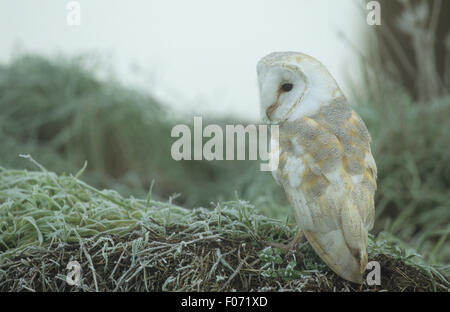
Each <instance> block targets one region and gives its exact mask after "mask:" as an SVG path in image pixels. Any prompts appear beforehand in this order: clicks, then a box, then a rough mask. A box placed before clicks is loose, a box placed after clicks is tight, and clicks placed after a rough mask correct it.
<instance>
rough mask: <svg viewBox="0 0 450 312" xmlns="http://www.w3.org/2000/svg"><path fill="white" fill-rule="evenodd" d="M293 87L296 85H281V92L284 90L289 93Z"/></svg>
mask: <svg viewBox="0 0 450 312" xmlns="http://www.w3.org/2000/svg"><path fill="white" fill-rule="evenodd" d="M293 87H294V85H293V84H292V83H283V84H282V85H281V90H283V91H284V92H289V91H291V90H292V88H293Z"/></svg>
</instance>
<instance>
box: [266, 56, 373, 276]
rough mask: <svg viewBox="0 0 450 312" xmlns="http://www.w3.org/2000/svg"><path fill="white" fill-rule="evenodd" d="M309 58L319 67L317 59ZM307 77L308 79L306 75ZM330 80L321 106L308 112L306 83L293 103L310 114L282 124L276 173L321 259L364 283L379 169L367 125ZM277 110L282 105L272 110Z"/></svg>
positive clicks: (276, 104)
mask: <svg viewBox="0 0 450 312" xmlns="http://www.w3.org/2000/svg"><path fill="white" fill-rule="evenodd" d="M280 58H281V59H282V60H283V62H294V63H295V62H298V58H295V59H293V58H292V57H291V58H289V57H288V58H286V57H280V56H279V58H278V61H280ZM309 58H310V57H309ZM272 59H275V60H276V59H277V58H276V57H272ZM311 59H312V58H311ZM263 60H264V59H263ZM307 60H308V61H310V62H311V63H313V65H314V66H321V64H320V63H318V62H317V61H315V60H314V59H312V60H313V61H311V60H310V59H307ZM266 62H267V61H266ZM314 62H317V63H318V64H319V65H317V64H316V63H314ZM304 67H306V68H307V66H304ZM310 67H312V65H310ZM299 68H302V67H301V66H299ZM321 68H322V67H321ZM302 69H303V68H302ZM323 69H324V67H323V68H322V70H323ZM314 70H316V68H314ZM325 72H326V69H325ZM326 73H327V72H326ZM302 74H303V75H305V76H306V77H307V78H309V76H308V73H307V72H302ZM320 75H324V72H321V73H319V74H318V76H320ZM328 75H329V74H328ZM319 78H320V77H319ZM326 78H327V79H329V78H328V77H326ZM315 79H316V80H317V81H319V82H320V80H319V79H318V78H317V77H316V78H315ZM311 80H314V79H311ZM330 81H331V80H328V81H327V84H326V85H325V87H324V86H323V85H320V84H319V86H320V87H321V88H323V89H324V90H325V92H329V93H330V95H329V97H328V98H323V99H318V101H319V103H318V104H317V109H310V111H306V109H304V108H302V107H301V105H302V103H308V104H304V105H311V107H313V105H316V104H315V103H314V102H313V100H314V99H313V97H312V96H310V98H308V97H307V96H308V92H311V93H312V91H309V90H308V88H309V86H308V85H307V84H306V87H305V88H304V91H303V93H302V99H300V100H299V101H297V102H295V104H294V106H292V107H294V108H295V105H298V107H299V108H298V109H304V110H305V113H301V114H298V116H292V115H291V116H288V118H285V119H284V120H281V122H280V123H279V125H280V131H279V133H280V137H279V148H280V157H279V166H278V169H277V171H276V172H274V176H275V178H276V180H277V181H278V183H279V184H281V185H282V186H283V188H284V190H285V192H286V195H287V197H288V199H289V201H290V203H291V206H292V208H293V212H294V215H295V218H296V221H297V224H298V225H299V227H300V229H301V230H302V231H303V233H304V234H305V236H306V238H307V239H308V241H309V242H310V244H311V245H312V247H313V248H314V250H315V251H316V252H317V254H318V255H319V256H320V257H321V258H322V259H323V260H324V261H325V262H326V263H327V264H328V265H329V267H330V268H331V269H333V271H335V272H336V273H337V274H338V275H340V276H342V277H343V278H345V279H347V280H350V281H353V282H357V283H361V282H362V273H363V272H364V270H365V269H366V265H367V261H368V257H367V233H368V231H369V230H371V229H372V227H373V223H374V193H375V190H376V187H377V186H376V174H377V169H376V165H375V161H374V159H373V157H372V154H371V150H370V135H369V132H368V130H367V128H366V126H365V125H364V122H363V121H362V120H361V118H360V117H359V116H358V114H357V113H356V112H354V111H353V110H352V108H351V107H350V106H349V104H348V103H347V100H346V99H345V97H344V96H343V94H342V92H341V91H340V89H339V88H338V87H337V85H333V83H332V82H330ZM333 81H334V80H333ZM330 84H331V87H329V85H330ZM316 89H318V87H317V88H316ZM302 101H303V102H302ZM311 103H312V104H311ZM319 104H320V105H319ZM278 105H279V103H277V102H276V103H275V104H272V107H274V106H275V107H277V106H278ZM290 111H294V110H293V108H290Z"/></svg>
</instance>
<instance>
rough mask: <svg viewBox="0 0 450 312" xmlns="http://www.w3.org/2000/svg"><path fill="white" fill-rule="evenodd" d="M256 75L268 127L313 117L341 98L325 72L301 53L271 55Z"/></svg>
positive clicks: (311, 59)
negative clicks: (331, 100)
mask: <svg viewBox="0 0 450 312" xmlns="http://www.w3.org/2000/svg"><path fill="white" fill-rule="evenodd" d="M257 71H258V81H259V91H260V102H261V103H260V105H261V119H262V121H263V122H265V123H269V124H280V123H283V122H284V121H286V120H288V119H295V118H299V117H302V116H305V115H309V114H314V113H315V112H317V111H318V110H319V109H320V106H321V105H324V104H326V103H327V102H328V101H329V100H330V99H332V98H333V97H335V96H341V95H342V94H341V92H340V89H339V87H338V86H337V84H336V82H335V80H334V79H333V77H331V75H330V74H329V73H328V71H327V70H326V68H325V67H324V66H323V65H322V64H321V63H320V62H319V61H317V60H315V59H314V58H312V57H310V56H308V55H305V54H302V53H296V52H275V53H271V54H269V55H268V56H266V57H264V58H262V59H261V60H260V61H259V62H258V66H257Z"/></svg>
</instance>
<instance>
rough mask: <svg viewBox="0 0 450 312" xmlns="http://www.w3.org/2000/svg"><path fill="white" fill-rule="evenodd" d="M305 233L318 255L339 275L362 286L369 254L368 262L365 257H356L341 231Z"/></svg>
mask: <svg viewBox="0 0 450 312" xmlns="http://www.w3.org/2000/svg"><path fill="white" fill-rule="evenodd" d="M303 232H304V233H305V236H306V238H307V239H308V241H309V243H310V244H311V246H312V247H313V249H314V250H315V251H316V253H317V254H318V255H319V256H320V258H321V259H322V260H323V261H325V263H326V264H327V265H328V266H329V267H330V268H331V269H332V270H333V271H334V272H335V273H336V274H337V275H339V276H340V277H342V278H344V279H346V280H348V281H351V282H354V283H358V284H362V282H363V275H362V273H363V272H364V270H365V267H366V264H367V253H366V258H365V259H366V260H364V259H363V257H361V258H360V259H358V258H359V257H358V258H357V257H355V255H354V254H353V253H352V252H351V250H350V248H349V247H348V246H347V244H346V242H345V239H344V235H343V233H342V231H341V230H335V231H331V232H328V233H318V232H312V231H306V230H304V231H303ZM363 262H365V263H363ZM363 265H364V269H363Z"/></svg>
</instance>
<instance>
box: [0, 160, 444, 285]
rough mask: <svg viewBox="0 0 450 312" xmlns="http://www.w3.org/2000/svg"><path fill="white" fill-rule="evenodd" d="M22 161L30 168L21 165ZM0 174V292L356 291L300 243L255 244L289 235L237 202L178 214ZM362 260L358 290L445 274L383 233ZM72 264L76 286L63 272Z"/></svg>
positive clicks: (176, 209) (58, 181)
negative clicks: (286, 250) (368, 277)
mask: <svg viewBox="0 0 450 312" xmlns="http://www.w3.org/2000/svg"><path fill="white" fill-rule="evenodd" d="M28 158H29V159H30V160H31V161H33V162H34V160H32V159H31V158H30V157H28ZM34 163H35V165H37V166H39V167H40V169H41V171H37V172H36V171H25V170H7V169H3V168H2V169H0V290H1V291H12V290H14V291H16V290H28V291H77V290H84V291H161V290H163V291H164V290H177V291H179V290H194V291H222V290H224V291H225V290H228V291H230V290H286V291H289V290H320V291H325V290H329V291H340V290H344V291H348V290H359V286H358V285H354V284H351V283H348V282H345V281H343V280H342V279H341V278H339V277H337V276H336V275H335V274H334V273H332V272H331V271H330V270H329V269H328V268H327V266H326V265H325V264H324V263H323V262H322V261H321V260H320V259H319V258H318V257H317V256H316V255H315V253H314V252H313V250H312V249H311V247H310V246H309V244H308V243H307V242H302V243H301V244H300V246H299V248H298V249H297V250H296V251H295V252H292V253H290V254H286V255H285V254H282V253H281V252H280V250H278V249H273V248H270V247H267V246H266V245H265V243H263V240H269V241H278V242H287V241H288V240H289V239H291V238H292V237H293V236H294V235H295V232H296V229H295V228H292V227H289V226H287V225H286V224H285V223H283V222H280V221H278V220H275V219H271V218H268V217H266V216H263V215H261V214H259V213H258V212H257V210H256V209H255V207H254V206H253V205H252V204H251V203H249V202H246V201H241V200H235V201H228V202H222V203H220V204H215V205H213V206H212V207H211V208H209V209H207V208H194V209H186V208H183V207H180V206H178V205H175V204H173V203H171V202H170V201H168V202H160V201H156V200H154V199H153V198H152V192H151V190H150V192H149V193H148V196H147V197H146V198H141V199H139V198H134V197H128V198H125V197H123V196H121V195H120V194H119V193H117V192H116V191H113V190H98V189H96V188H94V187H92V186H90V185H88V184H86V183H85V182H83V181H82V180H80V179H79V175H80V174H81V171H80V172H79V173H78V174H76V175H74V176H72V175H62V176H58V175H56V174H54V173H52V172H48V171H46V170H45V168H43V167H42V166H40V165H39V164H38V163H36V162H34ZM369 258H370V259H371V260H377V261H379V262H380V264H381V267H382V275H381V277H382V279H381V281H382V285H381V286H368V285H364V286H363V287H362V289H363V290H368V291H372V290H381V289H387V290H396V291H403V290H438V291H448V290H449V286H450V284H449V281H448V277H446V276H448V271H447V272H446V271H445V268H436V267H435V266H430V265H429V264H427V263H426V262H425V261H424V259H423V258H422V256H420V255H418V254H416V253H415V252H414V251H412V250H410V249H408V248H406V247H404V246H402V244H401V243H396V242H395V239H393V238H391V237H390V236H388V235H387V234H384V235H382V236H379V237H378V238H377V239H376V240H375V239H374V238H373V237H371V239H370V248H369ZM72 260H76V261H78V262H79V263H80V264H81V268H82V275H81V276H82V279H81V286H79V287H78V286H69V285H68V284H67V283H66V281H65V277H66V275H67V274H68V270H67V269H66V265H67V264H68V263H69V261H72Z"/></svg>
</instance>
